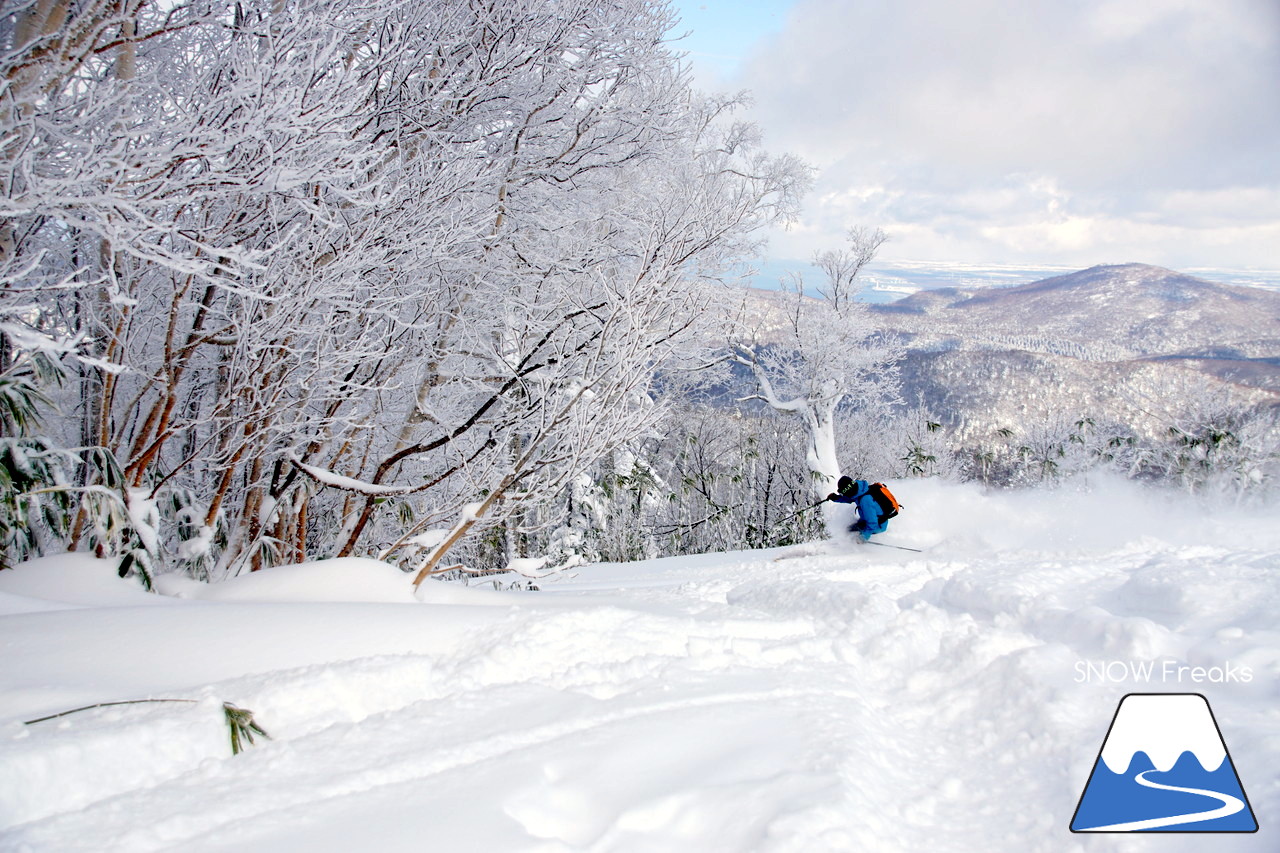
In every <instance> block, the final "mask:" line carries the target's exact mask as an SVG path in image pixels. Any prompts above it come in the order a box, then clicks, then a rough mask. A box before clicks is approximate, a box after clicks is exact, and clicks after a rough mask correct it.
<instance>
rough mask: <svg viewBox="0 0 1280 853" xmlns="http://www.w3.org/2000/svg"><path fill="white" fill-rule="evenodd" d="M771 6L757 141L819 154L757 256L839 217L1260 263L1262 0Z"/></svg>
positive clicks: (938, 242) (917, 238)
mask: <svg viewBox="0 0 1280 853" xmlns="http://www.w3.org/2000/svg"><path fill="white" fill-rule="evenodd" d="M788 21H789V26H788V28H787V29H786V30H785V31H784V32H782V33H781V34H780V35H778V36H777V37H775V38H773V39H772V40H770V41H767V42H765V43H763V44H762V45H760V47H759V48H758V49H757V50H756V52H755V53H754V54H753V55H752V56H751V58H750V59H749V60H748V62H747V63H746V65H745V66H744V71H743V76H742V78H741V81H740V82H741V83H742V84H743V85H745V86H746V87H747V88H749V89H751V90H752V91H753V92H754V94H755V97H756V102H757V107H756V113H755V115H756V118H757V120H758V121H760V122H761V124H762V125H763V126H764V127H765V130H766V134H767V139H768V141H769V144H770V145H771V147H774V148H776V149H783V150H789V151H794V152H796V153H798V154H800V155H801V156H804V157H806V158H808V159H809V160H810V161H811V162H813V163H815V165H817V166H819V167H820V169H821V172H820V175H819V178H818V181H817V184H816V186H815V189H814V192H813V194H812V196H811V198H810V203H809V205H808V210H807V212H806V223H805V224H806V227H805V228H803V229H797V230H796V231H794V232H793V233H791V234H788V235H782V236H780V237H778V238H775V240H774V251H773V252H772V254H774V255H775V256H787V255H784V254H783V253H784V252H789V251H799V252H801V254H800V255H799V256H801V257H803V256H807V254H808V253H809V252H810V251H812V249H813V248H820V247H822V246H816V245H815V246H811V245H810V244H812V243H816V242H819V241H825V242H824V245H825V246H830V245H833V244H836V243H838V242H839V240H840V235H841V234H842V233H843V231H844V229H845V227H846V226H847V225H849V224H852V223H855V222H856V223H863V224H869V225H879V226H882V227H884V228H886V230H889V231H890V232H891V233H894V236H895V240H894V241H893V243H891V244H890V245H888V246H886V247H885V251H884V253H883V254H885V255H886V256H887V255H888V253H890V252H892V253H893V254H894V255H896V256H899V257H902V258H908V257H912V256H914V257H939V256H936V255H926V254H924V253H925V252H933V251H941V250H947V251H958V252H962V253H964V254H966V255H967V256H968V257H967V258H965V259H969V260H984V261H991V262H999V261H1006V260H1008V261H1015V260H1016V261H1029V262H1064V263H1081V264H1089V263H1094V262H1095V261H1096V259H1095V258H1094V257H1093V256H1092V254H1091V253H1092V252H1094V251H1098V252H1101V251H1104V250H1105V251H1122V250H1124V249H1125V247H1124V246H1123V245H1120V243H1119V241H1120V240H1122V239H1129V240H1132V242H1133V245H1132V248H1131V250H1130V251H1131V252H1132V253H1133V254H1132V255H1131V258H1130V259H1132V260H1149V261H1151V262H1153V263H1166V264H1173V263H1178V264H1184V265H1187V264H1190V265H1195V266H1209V265H1217V266H1230V265H1233V264H1234V265H1244V264H1255V265H1257V264H1262V265H1268V266H1275V265H1276V263H1277V260H1276V259H1274V258H1273V259H1272V260H1269V261H1268V260H1267V258H1268V257H1270V256H1272V255H1274V252H1273V251H1272V250H1271V249H1270V248H1269V247H1268V246H1264V245H1262V244H1260V243H1258V242H1257V241H1258V240H1260V239H1264V238H1269V237H1270V236H1271V235H1272V234H1273V233H1274V228H1275V225H1276V223H1278V222H1280V210H1278V209H1277V208H1278V207H1280V203H1278V202H1277V201H1276V199H1277V198H1278V197H1280V157H1276V155H1275V140H1276V139H1278V138H1280V98H1277V97H1276V95H1275V85H1276V80H1278V79H1280V3H1276V2H1275V0H1214V2H1211V3H1207V2H1202V0H1074V2H1071V3H1063V2H1061V0H1019V2H1018V3H1016V4H1010V3H1007V2H1003V0H969V2H966V3H960V4H958V3H954V2H952V0H864V2H859V3H857V4H849V3H839V2H826V1H825V0H802V2H799V3H797V5H796V6H795V7H794V9H793V10H792V13H791V15H790V16H789V17H788ZM1201 237H1202V238H1203V239H1202V240H1201V239H1199V238H1201ZM1270 245H1271V246H1274V245H1275V244H1274V242H1272V243H1271V244H1270ZM984 252H986V253H990V254H992V255H995V256H988V257H974V256H976V255H982V254H983V253H984ZM1002 252H1008V253H1015V254H1016V255H1017V257H1016V258H1014V257H1004V256H1001V255H997V254H996V253H1002ZM1139 252H1145V253H1149V256H1147V257H1140V256H1138V254H1137V253H1139ZM1042 254H1048V255H1053V256H1054V257H1052V258H1050V257H1044V256H1042ZM940 259H941V258H940Z"/></svg>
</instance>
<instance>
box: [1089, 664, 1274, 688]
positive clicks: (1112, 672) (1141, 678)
mask: <svg viewBox="0 0 1280 853" xmlns="http://www.w3.org/2000/svg"><path fill="white" fill-rule="evenodd" d="M1251 681H1253V669H1252V668H1251V667H1248V666H1241V665H1237V664H1233V663H1232V662H1231V661H1224V662H1223V663H1222V664H1220V665H1214V666H1191V665H1188V664H1185V663H1181V662H1179V661H1176V660H1163V661H1150V660H1148V661H1135V660H1080V661H1076V665H1075V682H1076V683H1077V684H1129V683H1133V684H1150V683H1152V682H1163V683H1166V684H1169V683H1173V684H1248V683H1250V682H1251Z"/></svg>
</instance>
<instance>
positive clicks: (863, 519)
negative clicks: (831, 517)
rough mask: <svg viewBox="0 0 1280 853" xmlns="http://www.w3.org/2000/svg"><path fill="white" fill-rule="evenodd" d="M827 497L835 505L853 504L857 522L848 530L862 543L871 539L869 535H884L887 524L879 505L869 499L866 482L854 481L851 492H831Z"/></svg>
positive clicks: (871, 498) (872, 499) (868, 488)
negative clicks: (859, 537)
mask: <svg viewBox="0 0 1280 853" xmlns="http://www.w3.org/2000/svg"><path fill="white" fill-rule="evenodd" d="M827 497H828V500H831V501H834V502H836V503H840V504H853V505H854V506H855V507H856V508H857V510H858V520H857V521H855V522H854V523H853V526H851V527H850V528H849V532H850V533H857V534H858V535H859V536H861V537H862V540H863V541H864V542H865V541H867V540H868V539H870V538H871V534H873V533H884V532H885V531H886V530H888V529H889V523H888V522H887V521H885V520H884V513H882V512H881V511H880V504H878V503H876V499H875V498H873V497H871V491H870V485H869V484H868V483H867V481H866V480H854V481H853V488H852V489H851V490H849V491H847V492H845V493H844V494H840V493H839V492H832V493H831V494H830V495H828V496H827Z"/></svg>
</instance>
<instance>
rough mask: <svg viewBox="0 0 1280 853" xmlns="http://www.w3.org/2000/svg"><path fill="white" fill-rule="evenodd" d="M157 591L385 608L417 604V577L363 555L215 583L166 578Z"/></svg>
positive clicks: (214, 597)
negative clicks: (385, 605)
mask: <svg viewBox="0 0 1280 853" xmlns="http://www.w3.org/2000/svg"><path fill="white" fill-rule="evenodd" d="M156 588H157V589H158V590H159V591H160V592H163V593H165V594H168V595H174V596H177V597H179V598H199V599H202V600H205V601H240V602H248V601H258V602H275V603H283V602H300V603H306V602H311V603H316V602H342V601H349V602H366V603H375V602H376V603H382V604H412V603H414V602H416V601H417V599H416V598H415V597H414V594H413V575H410V574H407V573H405V572H402V571H400V570H399V569H397V568H396V567H395V566H390V565H388V564H386V563H383V562H380V561H378V560H370V559H366V558H362V557H344V558H342V559H336V560H315V561H312V562H308V563H298V564H296V565H291V566H273V567H271V568H267V569H263V570H262V571H258V572H251V573H246V574H243V575H240V576H239V577H234V578H229V579H228V580H225V581H222V582H221V583H212V584H202V583H194V582H190V581H187V580H186V579H185V578H180V577H178V576H171V575H165V576H161V577H160V578H157V579H156Z"/></svg>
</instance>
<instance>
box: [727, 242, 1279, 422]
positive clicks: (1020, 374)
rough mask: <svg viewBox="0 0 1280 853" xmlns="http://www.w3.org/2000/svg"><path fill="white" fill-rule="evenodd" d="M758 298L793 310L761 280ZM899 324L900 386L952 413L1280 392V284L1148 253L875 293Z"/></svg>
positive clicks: (762, 311)
mask: <svg viewBox="0 0 1280 853" xmlns="http://www.w3.org/2000/svg"><path fill="white" fill-rule="evenodd" d="M751 303H752V307H751V312H752V314H753V315H754V316H756V317H757V318H758V319H761V320H763V321H765V322H764V327H767V326H769V325H770V324H771V322H770V321H771V318H777V317H782V318H785V314H784V313H783V312H784V311H785V308H784V306H785V304H786V300H785V298H784V297H783V296H782V295H781V294H778V293H766V292H757V293H756V294H754V295H753V298H752V300H751ZM869 310H870V311H871V312H872V315H873V317H874V318H875V321H876V324H877V325H878V326H879V327H880V328H881V329H883V330H884V332H885V333H887V334H893V335H896V336H897V337H898V338H900V339H901V340H902V341H903V343H904V344H905V347H906V349H907V354H906V357H905V359H904V360H903V362H902V364H901V365H900V370H901V377H902V386H903V387H902V397H903V400H904V401H905V402H906V403H908V404H911V405H915V404H923V405H924V406H925V407H926V408H927V409H929V410H930V411H931V412H932V413H933V414H934V415H935V416H936V417H937V418H939V419H940V420H942V421H943V422H945V423H948V424H950V425H953V426H959V425H964V426H965V427H966V429H969V430H976V431H979V432H981V431H986V430H992V429H997V428H1001V427H1012V428H1017V427H1019V426H1020V425H1024V424H1027V423H1029V422H1032V421H1034V420H1036V419H1043V418H1045V417H1059V416H1067V417H1071V418H1073V419H1074V418H1076V417H1095V418H1100V419H1110V420H1114V421H1117V422H1120V423H1127V424H1131V425H1135V427H1136V425H1139V424H1142V423H1144V422H1146V423H1150V421H1151V417H1150V410H1151V408H1152V406H1153V405H1155V406H1158V407H1159V406H1165V405H1167V406H1168V407H1170V408H1172V407H1174V406H1175V405H1176V404H1177V403H1179V402H1180V400H1179V399H1178V398H1179V397H1180V396H1182V395H1185V394H1188V393H1192V394H1195V393H1201V392H1198V391H1194V390H1192V389H1194V388H1201V389H1202V390H1203V389H1216V390H1217V391H1218V392H1221V393H1224V394H1227V395H1228V396H1229V397H1231V398H1232V399H1235V400H1237V401H1240V402H1243V403H1271V404H1273V405H1280V293H1277V292H1274V291H1269V290H1264V289H1261V288H1251V287H1241V286H1236V285H1228V284H1220V283H1216V282H1210V281H1206V280H1203V279H1199V278H1196V277H1194V276H1190V275H1185V274H1183V273H1179V272H1176V271H1173V270H1169V269H1164V268H1162V267H1157V266H1151V265H1147V264H1120V265H1107V266H1095V267H1090V268H1089V269H1085V270H1080V271H1078V272H1074V273H1069V274H1066V275H1058V276H1053V277H1051V278H1047V279H1043V280H1040V281H1033V282H1029V283H1026V284H1017V285H1011V286H991V287H978V288H973V287H956V288H939V289H931V290H925V291H920V292H917V293H914V294H912V295H910V296H907V297H904V298H903V299H900V300H898V301H896V302H893V303H889V304H884V305H871V306H869Z"/></svg>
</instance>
